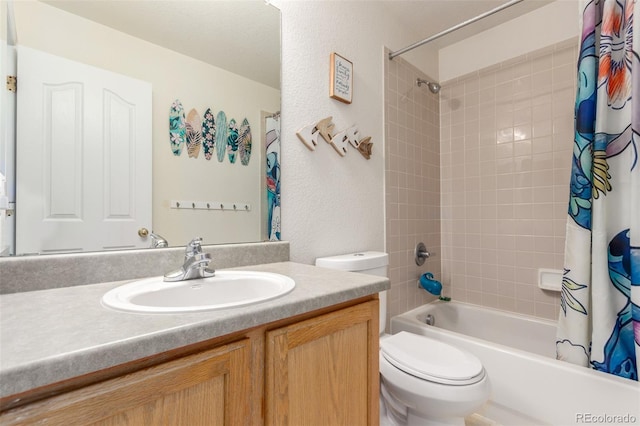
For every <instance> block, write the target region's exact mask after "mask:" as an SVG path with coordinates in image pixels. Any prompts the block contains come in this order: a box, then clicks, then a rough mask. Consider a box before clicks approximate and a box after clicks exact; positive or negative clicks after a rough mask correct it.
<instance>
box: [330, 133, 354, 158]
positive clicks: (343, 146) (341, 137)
mask: <svg viewBox="0 0 640 426" xmlns="http://www.w3.org/2000/svg"><path fill="white" fill-rule="evenodd" d="M347 130H348V129H345V130H342V131H341V132H338V133H336V134H335V135H334V136H333V137H332V138H331V142H329V144H330V145H331V146H332V147H333V149H335V150H336V152H337V153H338V154H340V156H341V157H344V156H345V155H347V147H348V146H349V142H348V136H347Z"/></svg>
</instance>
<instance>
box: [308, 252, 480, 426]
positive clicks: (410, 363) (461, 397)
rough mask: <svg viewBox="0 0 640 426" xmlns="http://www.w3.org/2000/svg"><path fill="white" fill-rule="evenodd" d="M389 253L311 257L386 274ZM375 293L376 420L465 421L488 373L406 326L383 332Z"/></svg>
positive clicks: (416, 423)
mask: <svg viewBox="0 0 640 426" xmlns="http://www.w3.org/2000/svg"><path fill="white" fill-rule="evenodd" d="M387 265H388V255H387V254H386V253H380V252H362V253H353V254H347V255H340V256H331V257H324V258H318V259H316V266H321V267H326V268H332V269H340V270H343V271H351V272H360V273H365V274H367V273H368V274H371V275H379V276H387ZM379 296H380V352H379V358H380V416H381V419H380V424H381V425H403V426H404V425H409V426H427V425H464V417H465V416H467V415H469V414H472V413H474V412H476V411H477V410H478V409H479V408H480V407H481V406H482V405H483V404H484V403H485V402H486V401H487V399H488V398H489V393H490V388H491V387H490V383H489V378H488V376H487V374H486V372H485V370H484V367H483V366H482V363H481V362H480V360H479V359H478V358H477V357H475V356H474V355H473V354H471V353H468V352H466V351H463V350H461V349H459V348H456V347H454V346H452V345H449V344H446V343H444V342H439V341H437V340H435V339H432V338H428V337H425V336H420V335H417V334H413V333H409V332H404V331H403V332H400V333H398V334H394V335H387V334H384V330H385V324H386V296H387V295H386V292H381V293H380V294H379Z"/></svg>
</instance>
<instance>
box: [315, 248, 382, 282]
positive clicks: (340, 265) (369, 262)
mask: <svg viewBox="0 0 640 426" xmlns="http://www.w3.org/2000/svg"><path fill="white" fill-rule="evenodd" d="M316 266H321V267H323V268H329V269H339V270H341V271H349V272H360V273H363V274H369V275H378V276H381V277H386V276H387V268H388V266H389V255H388V254H387V253H382V252H379V251H363V252H359V253H350V254H342V255H339V256H330V257H320V258H318V259H316Z"/></svg>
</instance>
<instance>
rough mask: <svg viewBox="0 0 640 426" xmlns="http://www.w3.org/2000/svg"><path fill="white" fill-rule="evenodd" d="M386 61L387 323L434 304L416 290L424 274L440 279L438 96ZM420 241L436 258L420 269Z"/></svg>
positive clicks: (409, 71) (406, 68)
mask: <svg viewBox="0 0 640 426" xmlns="http://www.w3.org/2000/svg"><path fill="white" fill-rule="evenodd" d="M388 53H389V52H388V51H387V52H386V53H385V55H386V54H388ZM385 57H386V56H385ZM384 62H385V206H386V233H385V234H386V250H387V252H388V253H389V257H390V259H389V278H390V280H391V289H390V290H389V292H388V305H387V306H388V311H387V320H388V319H389V318H390V317H391V316H393V315H397V314H400V313H403V312H406V311H408V310H410V309H412V308H414V307H417V306H419V305H422V304H424V303H427V302H429V301H431V300H433V299H434V297H433V296H430V295H429V294H428V293H427V292H426V291H424V290H419V289H418V288H417V280H418V278H419V277H420V275H421V274H422V273H424V272H426V271H431V272H433V273H434V275H435V276H436V277H440V260H441V258H440V144H439V133H440V129H439V111H438V109H439V105H438V96H437V95H434V94H433V93H431V92H430V91H429V89H427V87H426V86H424V85H423V86H422V87H418V86H417V85H416V79H417V78H418V77H420V78H422V79H426V80H429V81H433V80H431V79H430V78H429V77H428V76H426V75H425V74H424V73H422V72H420V71H418V69H417V68H415V67H413V66H412V65H411V64H409V63H408V62H406V61H405V60H403V59H402V58H395V59H394V60H392V61H389V60H385V61H384ZM420 241H422V242H424V243H425V244H426V246H427V249H428V250H429V251H431V252H433V254H434V256H433V257H431V258H430V259H428V260H427V261H426V263H425V264H424V265H423V266H421V267H418V266H416V263H415V261H414V249H415V246H416V244H417V243H418V242H420Z"/></svg>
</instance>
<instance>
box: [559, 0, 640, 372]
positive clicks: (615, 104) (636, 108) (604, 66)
mask: <svg viewBox="0 0 640 426" xmlns="http://www.w3.org/2000/svg"><path fill="white" fill-rule="evenodd" d="M580 7H581V10H582V12H583V13H582V33H581V46H580V57H579V58H578V90H577V95H576V107H575V113H576V115H575V140H574V148H573V149H574V151H573V164H572V172H571V188H570V201H569V215H568V218H567V234H566V238H567V240H566V245H565V261H564V262H565V267H564V268H565V271H564V276H563V281H562V295H561V311H560V318H559V322H558V338H557V342H556V349H557V357H558V359H562V360H567V361H570V362H573V363H576V364H580V365H584V366H590V367H591V368H594V369H596V370H600V371H604V372H607V373H611V374H615V375H618V376H622V377H626V378H628V379H631V380H638V365H639V363H638V360H639V359H640V165H639V164H638V148H639V147H640V144H639V143H638V141H639V135H638V131H639V130H640V62H639V60H638V50H639V49H638V43H640V25H638V26H636V27H635V28H634V25H633V17H634V14H635V12H636V11H637V10H638V6H637V5H636V3H635V1H634V0H590V1H589V0H581V5H580Z"/></svg>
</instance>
